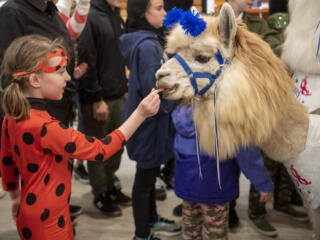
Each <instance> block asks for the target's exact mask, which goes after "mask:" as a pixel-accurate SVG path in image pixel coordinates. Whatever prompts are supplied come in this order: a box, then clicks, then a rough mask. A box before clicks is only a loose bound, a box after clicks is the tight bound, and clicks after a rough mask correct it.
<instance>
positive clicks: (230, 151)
mask: <svg viewBox="0 0 320 240" xmlns="http://www.w3.org/2000/svg"><path fill="white" fill-rule="evenodd" d="M192 107H193V118H194V123H195V126H196V129H197V132H198V135H199V139H200V148H201V149H202V150H204V151H205V152H207V153H208V154H209V155H211V156H214V155H215V145H214V143H215V141H214V140H215V130H214V129H215V122H214V102H213V99H201V100H195V101H194V102H193V106H192ZM222 119H224V118H223V117H222V116H219V115H217V124H218V125H217V126H218V139H219V156H220V160H226V159H227V158H229V157H232V156H234V155H235V154H236V153H237V152H238V150H239V149H240V148H241V147H245V146H247V145H249V144H255V145H257V146H259V147H261V148H262V149H263V150H264V151H265V152H266V154H267V155H268V156H270V157H271V158H273V159H275V160H277V161H285V160H288V159H290V158H292V157H294V156H296V155H297V154H298V153H300V152H301V151H302V150H303V149H304V148H305V142H306V137H307V132H308V126H309V120H308V119H309V118H308V113H307V110H306V108H305V107H304V106H303V105H302V104H300V103H299V102H298V101H297V100H296V99H295V98H294V97H293V96H292V99H291V101H289V104H288V105H287V107H286V109H284V111H283V118H282V119H281V120H280V121H278V124H277V125H276V127H275V128H274V129H273V131H272V133H271V135H270V136H269V137H268V139H265V141H264V142H263V143H257V142H254V138H252V137H251V136H252V133H249V132H245V131H246V130H245V129H246V128H245V127H241V126H233V125H232V124H230V122H226V121H223V120H222ZM289 149H290V150H289ZM288 150H289V151H288Z"/></svg>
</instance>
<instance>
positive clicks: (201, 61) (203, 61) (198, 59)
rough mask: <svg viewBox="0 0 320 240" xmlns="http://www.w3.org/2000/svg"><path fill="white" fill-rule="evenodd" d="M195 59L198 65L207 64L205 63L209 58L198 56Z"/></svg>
mask: <svg viewBox="0 0 320 240" xmlns="http://www.w3.org/2000/svg"><path fill="white" fill-rule="evenodd" d="M195 59H196V61H197V62H199V63H207V62H209V60H210V57H207V56H202V55H199V56H196V58H195Z"/></svg>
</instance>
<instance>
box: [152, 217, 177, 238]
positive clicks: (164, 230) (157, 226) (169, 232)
mask: <svg viewBox="0 0 320 240" xmlns="http://www.w3.org/2000/svg"><path fill="white" fill-rule="evenodd" d="M181 231H182V227H181V226H179V225H177V224H176V223H175V222H174V221H172V220H169V219H166V218H163V217H159V219H158V221H157V222H155V223H153V224H151V232H152V233H154V234H157V235H158V234H159V235H162V236H177V235H179V234H180V233H181Z"/></svg>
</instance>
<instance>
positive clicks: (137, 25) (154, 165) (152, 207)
mask: <svg viewBox="0 0 320 240" xmlns="http://www.w3.org/2000/svg"><path fill="white" fill-rule="evenodd" d="M127 12H128V20H127V28H128V32H129V33H128V34H124V35H122V36H121V37H120V49H121V52H122V55H123V56H124V58H125V61H126V64H127V66H128V68H129V69H130V77H129V92H128V100H127V103H126V106H125V111H124V115H125V118H127V117H128V116H129V115H130V113H131V112H132V111H133V110H134V109H135V106H136V105H137V104H138V103H139V102H140V99H141V98H143V97H144V96H145V95H146V94H147V93H148V92H150V90H151V89H152V88H155V87H156V78H155V73H156V71H157V70H158V69H159V68H160V67H161V63H162V62H163V61H165V59H166V57H165V56H166V55H165V54H164V49H163V47H164V37H163V36H164V34H163V23H162V21H163V19H164V17H165V15H166V12H165V10H164V4H163V0H128V5H127ZM172 108H173V103H172V102H170V101H168V100H165V99H162V100H161V105H160V109H159V113H158V114H157V115H155V116H154V117H153V118H150V119H149V120H148V121H146V122H145V123H144V124H143V125H141V127H140V128H139V129H138V131H137V132H136V134H134V136H133V138H132V140H130V141H128V142H127V151H128V155H129V157H130V158H131V159H133V160H135V161H136V162H137V166H136V167H137V170H136V174H135V179H134V184H133V189H132V207H133V217H134V222H135V228H136V230H135V237H134V239H135V240H141V239H142V240H147V239H158V238H156V237H154V236H153V235H152V233H159V234H160V233H163V234H165V235H178V234H179V233H180V232H181V227H179V226H177V225H176V224H175V223H174V221H170V220H167V219H165V218H162V217H159V215H158V214H157V208H156V199H155V182H156V177H157V176H158V174H159V171H160V166H161V164H165V163H166V162H167V161H168V160H170V159H172V158H173V133H171V132H170V131H171V129H173V127H172V122H171V118H170V114H171V111H172Z"/></svg>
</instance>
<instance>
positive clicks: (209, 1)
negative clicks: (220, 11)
mask: <svg viewBox="0 0 320 240" xmlns="http://www.w3.org/2000/svg"><path fill="white" fill-rule="evenodd" d="M211 12H214V0H207V13H211Z"/></svg>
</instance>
